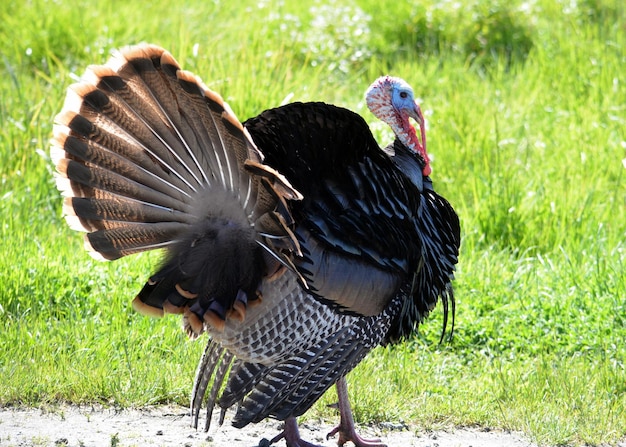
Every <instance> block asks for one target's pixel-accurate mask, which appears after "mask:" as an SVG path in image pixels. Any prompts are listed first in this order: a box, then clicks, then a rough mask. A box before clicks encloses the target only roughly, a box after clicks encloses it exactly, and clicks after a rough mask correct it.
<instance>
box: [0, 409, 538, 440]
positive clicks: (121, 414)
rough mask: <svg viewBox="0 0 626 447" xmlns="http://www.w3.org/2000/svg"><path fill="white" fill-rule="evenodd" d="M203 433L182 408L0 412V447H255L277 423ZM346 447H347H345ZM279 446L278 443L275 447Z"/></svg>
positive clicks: (371, 431) (435, 435) (323, 427)
mask: <svg viewBox="0 0 626 447" xmlns="http://www.w3.org/2000/svg"><path fill="white" fill-rule="evenodd" d="M214 422H215V423H214V424H213V426H212V428H211V430H210V431H209V433H208V434H207V433H205V432H203V431H202V430H195V429H193V428H191V427H190V417H189V411H188V410H187V409H186V408H184V407H172V406H167V407H155V408H149V409H140V410H122V411H116V410H112V409H105V408H94V407H74V406H61V407H55V408H54V409H51V410H49V411H44V410H41V409H11V408H4V409H0V447H10V446H16V447H17V446H19V447H26V446H55V447H63V446H72V447H92V446H111V447H115V446H117V447H122V446H124V447H127V446H128V447H130V446H181V447H214V446H227V447H255V446H258V445H259V443H260V442H261V440H262V439H263V438H272V437H273V436H275V435H276V434H277V433H278V431H279V429H280V423H279V422H277V421H272V420H269V421H265V422H263V423H260V424H256V425H252V424H251V425H249V426H248V427H246V428H244V429H241V430H238V429H235V428H233V427H231V426H230V425H228V419H227V421H226V423H225V424H224V425H223V426H222V427H219V426H217V422H216V421H214ZM382 425H383V426H384V427H362V428H361V434H362V435H364V436H366V437H380V438H381V439H382V440H383V442H385V443H386V444H387V445H388V446H389V447H400V446H418V447H502V446H506V447H534V444H532V443H531V442H529V441H528V440H527V439H525V438H524V436H522V435H521V434H519V433H509V432H501V431H496V430H492V431H486V430H478V429H465V428H461V429H455V430H453V431H450V432H448V431H438V432H419V433H418V434H416V433H415V431H416V430H415V429H407V428H406V427H405V428H401V427H394V424H382ZM331 428H332V427H331V426H330V425H327V424H322V423H319V424H318V423H314V422H310V421H309V422H308V423H305V424H304V425H303V426H301V427H300V433H301V435H302V437H303V439H306V440H308V441H311V442H315V443H318V444H320V445H322V446H323V447H334V446H336V445H337V443H336V440H333V439H330V440H326V439H325V436H326V433H327V432H328V431H329V430H330V429H331ZM349 445H350V446H351V444H347V445H346V447H347V446H349ZM275 446H277V447H285V443H284V441H280V442H278V443H277V444H275Z"/></svg>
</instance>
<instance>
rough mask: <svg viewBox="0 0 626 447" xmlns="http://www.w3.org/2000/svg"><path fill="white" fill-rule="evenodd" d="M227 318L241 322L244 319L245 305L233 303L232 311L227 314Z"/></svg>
mask: <svg viewBox="0 0 626 447" xmlns="http://www.w3.org/2000/svg"><path fill="white" fill-rule="evenodd" d="M228 318H232V319H234V320H237V321H240V322H241V321H243V320H245V319H246V305H245V304H244V303H242V302H241V301H235V302H234V303H233V308H232V310H231V311H230V312H229V313H228Z"/></svg>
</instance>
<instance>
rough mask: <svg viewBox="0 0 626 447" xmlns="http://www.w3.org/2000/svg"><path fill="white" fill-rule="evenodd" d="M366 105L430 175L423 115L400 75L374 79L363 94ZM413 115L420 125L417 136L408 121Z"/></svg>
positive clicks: (410, 89) (423, 172)
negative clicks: (415, 156)
mask: <svg viewBox="0 0 626 447" xmlns="http://www.w3.org/2000/svg"><path fill="white" fill-rule="evenodd" d="M365 101H366V102H367V107H368V108H369V109H370V111H371V112H372V113H373V114H374V116H376V118H378V119H379V120H381V121H383V122H385V123H387V124H388V125H389V126H390V127H391V129H392V130H393V131H394V133H395V134H396V137H397V138H398V139H399V140H400V141H401V142H402V144H404V145H405V146H406V147H408V148H409V149H412V150H413V151H415V152H416V153H417V154H418V155H419V156H420V157H421V158H422V159H423V160H424V168H423V169H422V174H423V175H424V176H428V175H430V173H431V172H432V169H431V167H430V159H429V158H428V153H427V152H426V129H425V125H424V116H423V115H422V110H421V109H420V106H419V104H417V102H416V101H415V98H414V95H413V89H412V88H411V86H410V85H409V84H407V83H406V82H405V81H404V80H402V79H400V78H394V77H391V76H383V77H380V78H378V79H377V80H376V81H374V83H373V84H372V85H370V87H369V88H368V89H367V92H366V93H365ZM409 118H413V119H414V120H415V121H416V122H417V124H418V125H419V127H420V138H418V137H417V132H416V130H415V128H414V127H413V126H412V125H411V123H410V122H409Z"/></svg>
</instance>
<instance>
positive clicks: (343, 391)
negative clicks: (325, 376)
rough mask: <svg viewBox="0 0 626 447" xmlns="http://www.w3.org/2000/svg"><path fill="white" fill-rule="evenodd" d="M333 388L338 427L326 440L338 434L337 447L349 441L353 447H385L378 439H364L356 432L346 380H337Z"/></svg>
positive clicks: (343, 378)
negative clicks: (336, 405)
mask: <svg viewBox="0 0 626 447" xmlns="http://www.w3.org/2000/svg"><path fill="white" fill-rule="evenodd" d="M335 387H336V388H337V397H338V398H339V425H338V426H336V427H335V428H334V429H333V430H331V432H330V433H328V434H327V435H326V439H329V438H330V437H331V436H334V435H336V434H337V433H339V439H338V440H337V445H339V446H343V445H344V444H345V443H346V442H348V441H351V442H352V443H353V444H354V445H355V447H387V446H386V445H385V444H383V443H382V442H381V440H380V439H365V438H362V437H361V436H359V434H358V433H357V432H356V430H355V427H354V418H353V417H352V409H351V408H350V400H349V399H348V383H347V382H346V378H345V377H342V378H341V379H339V380H338V381H337V383H336V384H335Z"/></svg>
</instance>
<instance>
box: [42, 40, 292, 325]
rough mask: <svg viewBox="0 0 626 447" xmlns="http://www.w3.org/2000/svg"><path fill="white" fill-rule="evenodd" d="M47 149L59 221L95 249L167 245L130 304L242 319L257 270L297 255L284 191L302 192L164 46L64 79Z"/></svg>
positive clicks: (193, 317)
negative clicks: (58, 194) (59, 201)
mask: <svg viewBox="0 0 626 447" xmlns="http://www.w3.org/2000/svg"><path fill="white" fill-rule="evenodd" d="M51 155H52V158H53V160H54V162H55V164H56V167H57V171H58V175H57V185H58V187H59V189H60V190H61V191H62V192H63V193H64V195H65V197H66V199H65V202H64V214H65V216H66V220H67V221H68V223H69V224H70V226H71V227H72V228H74V229H78V230H82V231H86V232H87V234H86V236H85V245H86V247H87V248H88V249H89V250H90V251H91V252H92V254H93V255H94V256H95V257H97V258H103V259H117V258H120V257H122V256H126V255H129V254H133V253H137V252H142V251H146V250H152V249H157V248H167V249H168V250H169V251H168V253H169V256H168V259H167V261H166V263H165V264H164V266H163V267H162V268H161V270H160V271H159V272H157V273H156V274H155V275H153V276H152V277H151V278H150V280H149V281H148V283H147V284H146V286H145V287H144V289H143V290H142V291H141V292H140V294H139V295H138V297H137V299H136V300H135V302H134V306H135V308H136V309H138V310H140V311H142V312H144V313H148V314H150V315H156V316H158V315H161V314H162V313H163V312H164V311H166V312H175V313H184V314H185V321H186V326H187V329H188V332H189V333H190V334H198V333H199V332H202V330H203V327H204V324H205V323H209V324H211V325H214V326H217V327H218V328H219V327H220V326H221V325H222V322H223V320H224V319H225V318H227V317H228V316H233V317H235V318H244V317H245V308H246V306H247V303H248V301H254V300H256V299H257V298H258V296H257V293H256V287H257V286H258V283H259V281H260V280H261V278H262V277H263V276H265V275H271V274H274V273H275V272H276V271H278V270H280V269H281V268H283V266H290V265H291V260H290V257H291V255H292V254H297V253H299V250H300V249H299V245H298V242H297V240H296V238H295V236H294V235H293V232H292V231H291V229H290V228H289V227H290V225H293V218H292V217H291V215H290V211H289V208H288V207H287V205H286V201H287V200H299V199H301V195H300V194H299V193H298V191H296V190H295V189H294V188H292V187H291V185H290V184H289V182H288V181H287V180H286V179H285V178H284V177H283V176H282V175H281V174H280V173H278V172H276V171H275V170H274V169H272V168H270V167H268V166H266V165H264V164H263V156H262V154H261V153H260V152H259V151H258V149H257V148H256V146H255V145H254V143H253V142H252V140H251V139H250V137H249V135H248V132H247V131H246V130H245V129H244V127H243V126H242V124H241V123H240V122H239V121H238V119H237V118H236V116H235V115H234V113H233V112H232V111H231V110H230V107H229V106H228V104H226V103H225V102H224V101H223V100H222V98H221V97H220V96H219V95H218V94H217V93H215V92H213V91H211V90H210V89H208V88H207V87H206V86H205V85H204V84H203V83H202V81H201V80H200V79H199V78H198V77H196V76H195V75H193V74H191V73H189V72H186V71H183V70H181V68H180V66H179V65H178V63H177V62H176V60H174V58H173V57H172V56H171V55H170V54H169V53H168V52H167V51H165V50H163V49H162V48H159V47H156V46H152V45H138V46H134V47H128V48H125V49H123V50H121V51H119V52H118V53H116V54H115V55H114V56H113V57H112V58H111V59H110V60H109V61H108V62H107V64H106V65H103V66H91V67H89V68H88V70H87V72H86V73H85V75H84V77H83V78H82V80H81V82H80V83H77V84H74V85H72V86H70V88H69V89H68V94H67V97H66V101H65V104H64V107H63V110H62V111H61V112H60V113H59V114H58V116H57V117H56V124H55V129H54V138H53V141H52V149H51ZM268 251H269V252H270V253H268ZM212 260H213V261H212ZM216 260H219V262H217V261H216ZM207 261H209V262H207ZM243 277H245V278H246V280H245V281H243V282H242V280H241V278H243Z"/></svg>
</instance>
